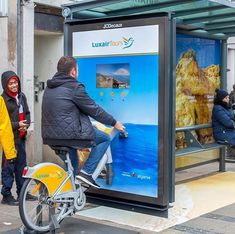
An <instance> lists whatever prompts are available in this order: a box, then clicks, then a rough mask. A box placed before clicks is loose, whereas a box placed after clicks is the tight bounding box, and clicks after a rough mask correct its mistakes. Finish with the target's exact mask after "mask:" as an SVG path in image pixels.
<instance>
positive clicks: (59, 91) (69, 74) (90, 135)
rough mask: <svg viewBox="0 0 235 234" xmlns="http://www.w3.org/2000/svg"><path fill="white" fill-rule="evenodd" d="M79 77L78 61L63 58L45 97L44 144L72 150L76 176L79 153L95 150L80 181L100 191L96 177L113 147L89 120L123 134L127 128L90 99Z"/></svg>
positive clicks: (80, 175)
mask: <svg viewBox="0 0 235 234" xmlns="http://www.w3.org/2000/svg"><path fill="white" fill-rule="evenodd" d="M77 77H78V66H77V63H76V60H75V58H73V57H71V56H63V57H61V58H60V60H59V62H58V64H57V73H56V74H55V75H54V76H53V78H52V79H50V80H48V81H47V88H46V89H45V92H44V95H43V101H42V138H43V143H44V144H47V145H51V146H67V147H70V148H71V150H70V158H71V161H72V164H73V168H74V172H75V174H76V173H77V171H78V159H77V152H76V151H77V149H81V148H90V147H91V152H90V155H89V157H88V159H87V161H86V162H85V164H84V166H83V168H82V169H81V171H80V173H79V174H78V175H77V176H76V177H77V178H78V179H80V180H81V181H83V182H85V183H86V184H89V185H91V186H93V187H96V188H99V185H98V184H96V182H95V181H94V180H93V178H92V174H93V172H94V171H95V169H96V167H97V165H98V164H99V161H100V160H101V158H102V157H103V155H104V153H105V152H106V150H107V148H108V147H109V145H110V137H109V135H107V134H106V133H104V132H102V131H100V130H98V129H97V128H95V127H93V126H92V124H91V121H90V118H89V117H92V118H93V119H95V120H97V121H98V122H101V123H103V124H106V125H111V126H113V127H114V128H116V129H117V130H120V131H123V130H124V126H123V125H122V123H121V122H119V121H116V120H115V119H114V118H113V117H112V116H111V115H110V114H108V113H107V112H106V111H105V110H103V109H102V108H101V107H100V106H99V105H97V104H96V103H95V101H94V100H92V99H91V98H90V97H89V95H88V94H87V92H86V90H85V87H84V85H83V84H82V83H81V82H79V81H78V80H77Z"/></svg>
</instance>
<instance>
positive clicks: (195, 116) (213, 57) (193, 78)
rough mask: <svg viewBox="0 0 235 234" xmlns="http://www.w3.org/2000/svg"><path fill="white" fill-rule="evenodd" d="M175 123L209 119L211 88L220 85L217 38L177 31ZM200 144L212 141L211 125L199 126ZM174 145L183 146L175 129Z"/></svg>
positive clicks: (219, 46) (182, 135)
mask: <svg viewBox="0 0 235 234" xmlns="http://www.w3.org/2000/svg"><path fill="white" fill-rule="evenodd" d="M176 48H177V49H176V59H177V66H176V127H185V126H191V125H198V124H208V123H211V113H212V108H213V99H214V93H215V89H216V88H219V87H220V83H221V81H220V60H221V49H220V48H221V45H220V40H214V39H206V38H199V37H195V36H191V35H184V34H177V37H176ZM195 134H197V137H198V140H199V142H200V143H201V144H207V143H212V142H214V139H213V134H212V129H211V128H208V129H200V130H198V131H197V133H195ZM175 146H176V149H182V148H186V147H187V143H186V140H185V136H184V134H183V133H181V132H178V133H176V145H175Z"/></svg>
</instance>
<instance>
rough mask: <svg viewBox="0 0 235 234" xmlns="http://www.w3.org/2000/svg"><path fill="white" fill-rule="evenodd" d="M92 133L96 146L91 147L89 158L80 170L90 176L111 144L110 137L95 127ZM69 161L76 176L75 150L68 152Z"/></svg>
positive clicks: (76, 159)
mask: <svg viewBox="0 0 235 234" xmlns="http://www.w3.org/2000/svg"><path fill="white" fill-rule="evenodd" d="M94 131H95V144H96V145H95V146H94V147H92V149H91V152H90V154H89V157H88V159H87V160H86V162H85V164H84V166H83V168H82V170H83V171H85V172H86V173H87V174H90V175H91V174H93V172H94V171H95V169H96V167H97V166H98V164H99V161H100V160H101V158H102V157H103V155H104V153H105V152H106V150H107V149H108V147H109V145H110V142H111V139H110V136H109V135H108V134H106V133H104V132H102V131H100V130H98V129H97V128H95V127H94ZM70 159H71V163H72V166H73V168H74V174H75V175H76V174H77V171H78V158H77V152H76V149H72V150H71V151H70Z"/></svg>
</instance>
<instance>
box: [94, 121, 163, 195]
mask: <svg viewBox="0 0 235 234" xmlns="http://www.w3.org/2000/svg"><path fill="white" fill-rule="evenodd" d="M125 127H126V131H127V132H128V138H119V135H117V136H116V137H115V138H114V139H113V141H112V144H111V149H112V156H113V171H114V176H113V181H112V184H111V185H108V184H106V182H105V180H103V179H98V180H97V182H98V183H99V185H101V187H102V188H105V189H109V190H114V191H120V192H127V193H133V194H138V195H145V196H150V197H157V192H158V191H157V188H158V173H156V172H157V171H158V155H157V152H158V150H157V149H158V145H157V142H158V126H156V125H141V124H125Z"/></svg>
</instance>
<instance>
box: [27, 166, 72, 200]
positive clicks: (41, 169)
mask: <svg viewBox="0 0 235 234" xmlns="http://www.w3.org/2000/svg"><path fill="white" fill-rule="evenodd" d="M66 176H67V173H66V171H65V170H64V169H63V168H62V167H60V166H58V165H56V164H54V163H39V164H37V165H35V166H33V167H27V168H26V173H23V177H24V178H32V179H36V180H39V181H41V182H42V183H43V184H45V186H46V187H47V189H48V193H49V196H52V195H53V194H54V193H55V191H56V189H58V187H59V186H60V185H61V183H62V182H63V181H64V180H65V178H66ZM72 190H73V186H72V182H71V180H68V181H67V182H66V183H65V184H64V186H63V187H62V188H61V191H60V193H64V192H69V191H72Z"/></svg>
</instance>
